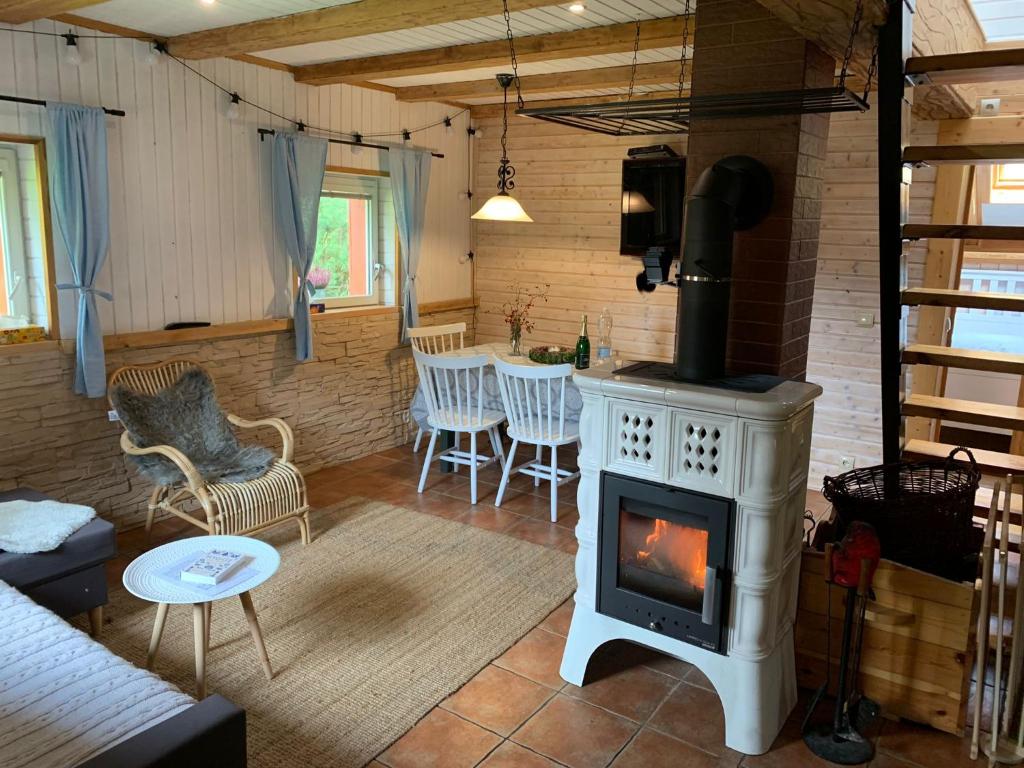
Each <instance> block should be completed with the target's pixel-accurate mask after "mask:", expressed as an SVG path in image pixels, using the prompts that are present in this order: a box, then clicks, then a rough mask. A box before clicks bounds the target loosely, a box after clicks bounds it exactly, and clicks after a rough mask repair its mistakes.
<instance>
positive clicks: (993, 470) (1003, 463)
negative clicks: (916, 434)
mask: <svg viewBox="0 0 1024 768" xmlns="http://www.w3.org/2000/svg"><path fill="white" fill-rule="evenodd" d="M955 447H956V446H955V445H948V444H946V443H933V442H931V441H930V440H916V439H915V440H908V441H907V444H906V446H905V447H904V448H903V454H904V456H906V457H909V458H915V459H945V458H946V457H947V456H949V452H950V451H952V450H953V449H954V448H955ZM971 453H973V454H974V460H975V461H977V462H978V468H979V469H980V470H981V471H982V472H983V473H984V474H986V475H994V476H996V477H1002V476H1003V475H1006V474H1014V475H1019V474H1024V456H1011V455H1010V454H1008V453H998V452H996V451H982V450H980V449H976V448H972V449H971Z"/></svg>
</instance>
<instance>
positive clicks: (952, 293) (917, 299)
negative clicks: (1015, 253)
mask: <svg viewBox="0 0 1024 768" xmlns="http://www.w3.org/2000/svg"><path fill="white" fill-rule="evenodd" d="M903 304H904V305H905V306H908V307H917V306H928V307H964V308H966V309H993V310H1000V311H1009V312H1024V293H1020V294H1014V293H991V292H988V291H958V290H956V289H955V288H907V289H905V290H904V291H903Z"/></svg>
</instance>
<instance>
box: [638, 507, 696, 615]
mask: <svg viewBox="0 0 1024 768" xmlns="http://www.w3.org/2000/svg"><path fill="white" fill-rule="evenodd" d="M620 520H621V524H622V530H621V531H620V538H619V544H620V557H619V570H620V583H622V585H623V586H624V587H626V588H627V589H632V590H634V591H637V592H640V593H642V594H647V595H650V596H651V597H654V598H656V599H659V600H665V601H667V602H670V603H673V604H675V605H679V606H681V607H685V608H691V609H694V610H700V608H701V604H702V602H703V598H704V585H705V579H706V578H707V564H708V531H707V530H706V529H703V528H694V527H691V526H688V525H681V524H679V523H673V522H670V521H668V520H664V519H662V518H649V517H645V516H642V515H636V514H633V513H630V512H628V511H625V510H623V514H622V516H621V518H620Z"/></svg>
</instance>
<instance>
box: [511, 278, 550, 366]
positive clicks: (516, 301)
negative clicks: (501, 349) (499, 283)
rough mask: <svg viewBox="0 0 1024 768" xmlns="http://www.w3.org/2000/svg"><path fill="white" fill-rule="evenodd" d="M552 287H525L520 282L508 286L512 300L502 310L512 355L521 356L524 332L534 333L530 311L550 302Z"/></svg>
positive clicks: (513, 282)
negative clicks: (549, 293) (549, 294)
mask: <svg viewBox="0 0 1024 768" xmlns="http://www.w3.org/2000/svg"><path fill="white" fill-rule="evenodd" d="M550 287H551V286H550V285H549V284H545V285H534V286H530V287H527V286H524V285H523V284H522V283H520V282H519V281H518V280H513V281H512V282H511V283H509V284H508V289H509V291H510V292H511V294H512V298H511V299H509V300H508V301H506V302H505V303H504V304H502V306H501V309H502V311H503V312H504V313H505V322H506V323H507V324H508V330H509V346H510V348H511V349H510V351H511V354H513V355H521V354H522V350H521V349H520V343H521V342H522V339H523V332H524V331H525V332H526V333H531V332H532V331H533V321H532V320H530V310H532V309H533V307H534V305H535V304H536V303H537V302H538V301H540V300H543V301H547V300H548V289H549V288H550Z"/></svg>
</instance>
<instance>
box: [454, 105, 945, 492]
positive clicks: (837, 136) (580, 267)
mask: <svg viewBox="0 0 1024 768" xmlns="http://www.w3.org/2000/svg"><path fill="white" fill-rule="evenodd" d="M479 122H480V125H482V126H483V127H484V129H485V138H484V139H483V140H481V141H480V143H479V145H478V148H477V149H476V151H475V157H474V165H475V169H476V177H475V178H476V183H475V184H476V185H475V189H476V194H477V199H476V202H478V203H479V202H482V201H483V199H484V196H486V195H489V194H490V191H491V189H492V188H493V184H494V183H495V180H496V175H495V171H496V168H497V158H498V156H499V147H498V139H499V137H500V123H499V121H498V120H494V119H487V120H481V121H479ZM935 135H936V124H934V123H919V124H918V128H917V129H916V135H915V137H914V140H915V142H916V143H925V144H927V143H933V141H934V138H935ZM646 143H653V142H651V141H647V142H645V141H643V140H642V139H637V138H633V139H615V138H610V137H603V136H599V135H596V134H588V133H583V132H580V131H576V130H572V129H568V128H562V127H559V126H554V125H549V124H547V123H541V122H533V123H530V122H526V121H525V120H513V122H512V126H511V129H510V134H509V156H510V158H511V160H512V163H513V165H514V166H515V167H516V171H517V175H516V182H517V188H516V195H517V197H518V198H519V200H520V201H521V202H522V203H523V205H524V206H525V208H526V210H527V212H528V213H530V215H531V216H533V218H534V219H535V223H534V224H497V223H492V222H480V223H477V224H476V226H475V235H474V236H475V252H476V254H477V256H476V291H477V297H478V300H479V309H478V313H477V335H478V339H479V340H481V341H498V340H504V339H505V338H507V331H506V326H505V325H504V323H503V321H502V315H501V305H502V303H503V302H504V301H505V299H506V298H507V295H508V291H507V284H508V282H509V280H511V279H514V278H518V279H520V280H521V281H524V282H550V283H551V284H552V285H551V289H550V293H551V298H550V300H549V302H548V303H547V304H542V305H541V306H539V307H538V308H537V310H536V311H535V312H534V315H533V317H534V319H535V320H536V323H537V328H536V330H535V331H534V333H533V334H532V335H531V336H529V337H528V338H527V341H526V344H527V345H531V344H540V343H545V344H550V343H560V344H572V343H574V341H575V338H576V335H577V333H578V329H579V317H580V314H581V313H583V312H587V313H589V314H590V317H591V321H592V326H591V328H592V330H591V335H592V338H593V337H594V336H596V327H595V326H594V325H593V323H594V321H596V318H597V315H598V314H599V313H600V312H601V309H602V307H604V306H608V307H610V308H611V310H612V312H613V314H614V318H615V330H614V333H613V339H612V340H613V346H614V350H615V354H616V356H621V357H625V358H633V359H654V360H671V359H672V354H673V348H674V326H675V314H676V294H675V291H674V290H673V289H671V288H660V289H658V290H657V291H655V292H654V293H653V294H644V295H640V294H638V293H637V291H636V289H635V287H634V282H633V277H634V275H635V274H636V272H637V271H639V262H638V261H637V260H636V259H633V258H628V257H623V256H620V255H619V250H618V242H619V241H618V238H619V205H620V200H619V195H620V189H621V170H620V164H621V161H622V158H623V157H625V152H626V149H627V148H628V147H630V146H638V145H643V144H646ZM673 144H674V146H676V147H677V148H678V149H679V151H681V152H682V151H684V148H685V140H679V139H676V140H675V141H674V142H673ZM875 145H876V138H875V122H874V116H873V114H872V113H868V114H866V115H859V114H858V115H849V114H844V115H838V114H837V115H834V116H833V118H832V124H831V126H830V131H829V144H828V158H827V164H826V171H825V189H824V193H823V201H822V220H821V239H820V246H819V253H818V275H817V284H816V286H815V293H814V311H813V316H812V323H811V339H810V357H809V363H808V374H807V376H808V380H810V381H813V382H816V383H818V384H820V385H821V386H822V387H824V389H825V394H824V395H823V396H822V398H821V400H820V401H819V403H818V410H817V412H816V416H815V430H814V441H813V444H812V461H811V475H810V479H809V481H808V482H809V486H810V487H820V485H821V479H822V477H823V476H824V475H825V474H834V473H836V472H837V471H839V457H840V456H852V457H854V459H855V461H856V462H857V465H858V466H866V465H868V464H871V463H875V462H877V461H879V460H880V457H881V449H880V441H881V427H880V417H879V413H878V408H879V391H878V390H879V373H878V350H879V340H878V327H877V326H875V327H872V328H862V327H859V326H857V325H856V323H855V317H856V315H857V313H858V311H859V310H866V311H869V312H873V313H874V314H875V320H876V321H877V317H878V284H877V279H878V250H877V245H878V235H877V213H876V211H877V197H876V192H875V190H876V189H877V164H876V146H875ZM933 175H934V172H933V171H931V170H929V169H921V170H916V171H915V172H914V182H915V183H914V185H913V187H912V195H913V200H912V213H913V215H914V220H915V221H927V220H928V218H929V214H930V210H931V200H932V183H931V182H932V178H933ZM910 253H911V258H910V281H911V283H912V284H913V283H914V281H915V280H918V281H919V280H920V273H921V268H922V265H923V263H924V249H923V248H920V247H914V248H912V249H911V251H910Z"/></svg>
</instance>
